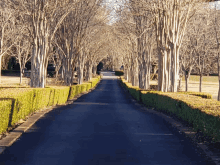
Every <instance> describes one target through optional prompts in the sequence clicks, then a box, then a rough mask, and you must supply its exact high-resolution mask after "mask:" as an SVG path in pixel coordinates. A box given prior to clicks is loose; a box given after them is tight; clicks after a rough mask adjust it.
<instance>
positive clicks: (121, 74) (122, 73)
mask: <svg viewBox="0 0 220 165" xmlns="http://www.w3.org/2000/svg"><path fill="white" fill-rule="evenodd" d="M115 75H116V76H123V75H124V72H123V71H115Z"/></svg>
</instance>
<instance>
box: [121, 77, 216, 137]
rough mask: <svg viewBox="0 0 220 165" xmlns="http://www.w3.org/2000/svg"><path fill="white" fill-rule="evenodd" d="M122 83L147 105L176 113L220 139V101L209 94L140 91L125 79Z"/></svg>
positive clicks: (202, 130)
mask: <svg viewBox="0 0 220 165" xmlns="http://www.w3.org/2000/svg"><path fill="white" fill-rule="evenodd" d="M121 83H122V86H124V87H125V88H126V89H128V91H129V92H130V93H131V94H132V95H133V96H134V98H136V99H137V98H138V97H137V95H138V94H139V98H141V99H139V100H141V101H142V103H143V104H145V105H146V106H147V107H155V108H156V109H157V110H158V111H162V112H166V113H168V114H172V115H175V116H177V117H178V118H180V119H182V120H184V121H186V122H187V123H189V124H190V125H192V126H193V129H194V130H195V131H201V132H203V133H204V135H206V136H209V137H211V138H212V140H213V141H219V140H220V102H218V101H217V100H213V99H210V96H209V94H205V93H195V92H178V93H173V92H166V93H165V92H160V91H140V90H138V89H137V88H136V87H132V86H130V85H129V83H127V82H126V81H124V80H123V79H121ZM132 92H133V93H132ZM134 93H135V94H134ZM202 97H203V98H202ZM204 97H205V98H204ZM206 98H209V99H206ZM137 100H138V99H137Z"/></svg>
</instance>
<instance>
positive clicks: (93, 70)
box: [92, 64, 97, 76]
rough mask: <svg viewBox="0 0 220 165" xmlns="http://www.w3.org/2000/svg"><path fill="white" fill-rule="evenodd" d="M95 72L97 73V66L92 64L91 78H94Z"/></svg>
mask: <svg viewBox="0 0 220 165" xmlns="http://www.w3.org/2000/svg"><path fill="white" fill-rule="evenodd" d="M96 71H97V66H96V65H95V64H93V67H92V73H93V76H96Z"/></svg>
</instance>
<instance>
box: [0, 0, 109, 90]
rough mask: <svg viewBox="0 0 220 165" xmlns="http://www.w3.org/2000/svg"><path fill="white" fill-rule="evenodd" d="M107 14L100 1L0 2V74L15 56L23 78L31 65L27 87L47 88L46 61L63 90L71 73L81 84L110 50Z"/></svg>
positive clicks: (36, 0) (8, 0)
mask: <svg viewBox="0 0 220 165" xmlns="http://www.w3.org/2000/svg"><path fill="white" fill-rule="evenodd" d="M109 12H110V11H109V9H107V6H106V5H105V4H104V3H103V2H102V0H62V1H59V0H1V2H0V73H1V68H2V65H3V66H4V65H5V64H6V61H7V59H8V57H11V56H13V57H16V58H17V60H18V62H19V65H20V71H21V74H20V75H21V78H22V75H23V73H24V72H23V71H24V68H25V64H26V63H27V62H28V61H31V83H30V85H31V87H40V88H44V87H45V86H46V77H47V66H48V61H49V60H50V61H53V63H54V65H55V66H56V67H55V71H56V77H59V78H60V79H61V80H62V81H63V82H64V84H65V85H72V84H73V78H74V70H75V69H76V70H77V75H78V78H77V81H78V83H79V84H81V83H82V82H83V80H84V79H86V80H87V81H88V80H90V79H91V78H92V74H95V73H96V66H97V64H98V62H99V61H101V60H102V59H103V58H105V54H106V52H105V51H106V50H107V47H108V45H109V42H108V40H106V38H108V37H107V36H108V33H109V29H110V28H109V27H108V24H107V22H108V14H109ZM0 77H1V75H0Z"/></svg>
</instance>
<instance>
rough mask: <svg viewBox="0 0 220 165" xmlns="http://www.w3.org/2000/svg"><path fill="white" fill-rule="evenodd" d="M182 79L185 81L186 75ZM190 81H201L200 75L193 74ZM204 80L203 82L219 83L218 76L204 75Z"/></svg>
mask: <svg viewBox="0 0 220 165" xmlns="http://www.w3.org/2000/svg"><path fill="white" fill-rule="evenodd" d="M182 80H183V81H185V77H183V78H182ZM189 81H198V82H199V76H196V75H191V76H190V78H189ZM202 81H203V82H213V83H218V76H203V77H202Z"/></svg>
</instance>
